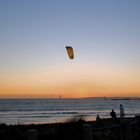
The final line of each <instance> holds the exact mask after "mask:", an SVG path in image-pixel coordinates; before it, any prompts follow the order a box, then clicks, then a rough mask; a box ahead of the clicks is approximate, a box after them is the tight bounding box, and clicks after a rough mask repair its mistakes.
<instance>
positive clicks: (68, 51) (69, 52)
mask: <svg viewBox="0 0 140 140" xmlns="http://www.w3.org/2000/svg"><path fill="white" fill-rule="evenodd" d="M66 50H67V53H68V56H69V58H70V59H74V51H73V48H72V47H71V46H66Z"/></svg>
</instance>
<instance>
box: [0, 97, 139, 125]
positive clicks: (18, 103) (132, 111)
mask: <svg viewBox="0 0 140 140" xmlns="http://www.w3.org/2000/svg"><path fill="white" fill-rule="evenodd" d="M120 104H122V105H123V106H124V110H125V115H126V117H133V116H135V115H136V114H138V113H140V99H139V98H81V99H63V98H62V99H0V123H6V124H31V123H58V122H65V121H67V120H68V119H71V118H72V117H75V116H78V115H84V116H85V117H86V118H85V119H86V120H95V118H96V115H97V114H98V115H99V116H100V117H101V118H109V117H110V111H111V110H112V109H114V110H115V112H116V114H117V117H119V106H120Z"/></svg>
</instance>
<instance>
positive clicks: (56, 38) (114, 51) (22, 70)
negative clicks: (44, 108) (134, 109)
mask: <svg viewBox="0 0 140 140" xmlns="http://www.w3.org/2000/svg"><path fill="white" fill-rule="evenodd" d="M0 20H1V22H0V98H20V97H22V98H27V97H31V98H36V97H37V98H44V97H45V98H56V97H59V95H61V96H62V97H65V98H68V97H72V98H80V97H104V96H106V97H108V96H109V97H116V96H123V97H124V96H125V97H127V96H140V61H139V60H140V55H139V54H140V1H139V0H133V1H132V0H98V1H97V0H86V1H85V0H70V1H68V0H59V1H58V0H40V1H37V0H30V1H29V0H24V1H19V0H12V1H11V0H2V1H0ZM65 46H72V47H73V48H74V51H75V58H74V60H70V59H69V58H68V56H67V53H66V49H65Z"/></svg>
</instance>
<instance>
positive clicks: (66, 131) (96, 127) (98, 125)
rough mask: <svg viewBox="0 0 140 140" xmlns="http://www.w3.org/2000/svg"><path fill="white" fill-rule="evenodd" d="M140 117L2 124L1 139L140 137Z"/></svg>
mask: <svg viewBox="0 0 140 140" xmlns="http://www.w3.org/2000/svg"><path fill="white" fill-rule="evenodd" d="M139 138H140V117H132V118H116V119H115V120H112V119H111V118H108V119H103V120H101V121H100V122H98V121H85V120H84V119H80V118H79V119H77V120H76V119H73V120H70V121H68V122H65V123H52V124H30V125H29V124H28V125H5V124H1V125H0V139H1V140H11V139H14V140H19V139H20V140H46V139H47V140H59V139H60V140H139Z"/></svg>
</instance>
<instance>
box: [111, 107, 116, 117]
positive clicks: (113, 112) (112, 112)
mask: <svg viewBox="0 0 140 140" xmlns="http://www.w3.org/2000/svg"><path fill="white" fill-rule="evenodd" d="M110 116H111V117H112V118H116V113H115V111H114V109H112V111H111V112H110Z"/></svg>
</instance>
